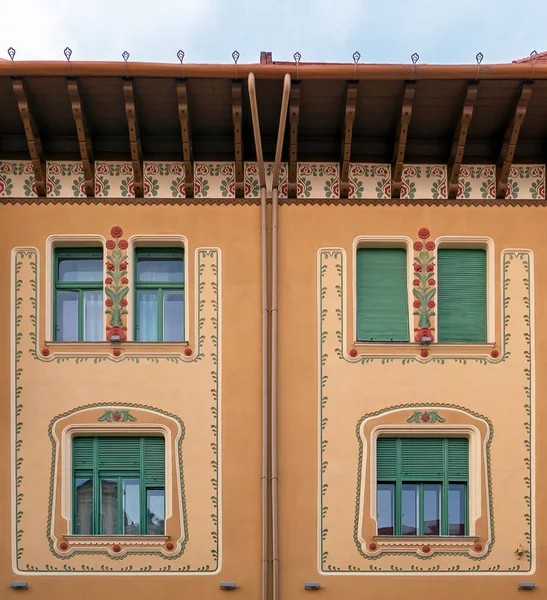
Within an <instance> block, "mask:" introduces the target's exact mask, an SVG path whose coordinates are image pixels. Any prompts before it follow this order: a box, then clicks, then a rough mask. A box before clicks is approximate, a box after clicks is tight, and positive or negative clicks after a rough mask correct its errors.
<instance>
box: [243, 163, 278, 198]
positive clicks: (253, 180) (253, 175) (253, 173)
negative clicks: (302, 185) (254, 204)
mask: <svg viewBox="0 0 547 600" xmlns="http://www.w3.org/2000/svg"><path fill="white" fill-rule="evenodd" d="M264 167H265V169H266V187H267V189H271V188H272V179H273V168H274V163H273V162H269V163H265V165H264ZM288 181H289V170H288V167H287V163H281V164H280V166H279V197H280V198H287V195H288V194H287V192H288ZM259 197H260V177H259V174H258V164H257V163H255V162H246V163H245V198H259Z"/></svg>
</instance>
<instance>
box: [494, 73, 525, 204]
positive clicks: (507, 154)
mask: <svg viewBox="0 0 547 600" xmlns="http://www.w3.org/2000/svg"><path fill="white" fill-rule="evenodd" d="M532 85H533V84H532V82H526V83H523V84H522V86H521V89H520V96H519V99H518V102H517V106H516V108H515V112H514V114H513V116H512V117H511V120H510V121H509V125H508V126H507V130H506V132H505V136H504V138H503V144H502V146H501V151H500V155H499V158H498V162H497V166H496V190H497V191H496V197H497V198H505V196H506V194H507V182H508V180H509V171H510V170H511V166H512V164H513V158H514V156H515V150H516V148H517V142H518V139H519V133H520V128H521V127H522V123H523V122H524V117H525V116H526V109H527V108H528V102H529V101H530V98H531V97H532Z"/></svg>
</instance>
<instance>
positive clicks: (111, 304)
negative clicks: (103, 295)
mask: <svg viewBox="0 0 547 600" xmlns="http://www.w3.org/2000/svg"><path fill="white" fill-rule="evenodd" d="M104 303H105V304H106V306H108V307H109V308H110V307H111V306H114V302H112V298H107V299H106V300H105V301H104Z"/></svg>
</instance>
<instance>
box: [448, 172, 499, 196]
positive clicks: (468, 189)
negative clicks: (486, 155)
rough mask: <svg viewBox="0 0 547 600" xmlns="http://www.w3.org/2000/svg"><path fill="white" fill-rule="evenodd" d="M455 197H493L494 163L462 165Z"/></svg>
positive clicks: (494, 183) (494, 190)
mask: <svg viewBox="0 0 547 600" xmlns="http://www.w3.org/2000/svg"><path fill="white" fill-rule="evenodd" d="M457 197H458V198H465V199H468V198H484V199H488V200H493V199H495V197H496V167H495V166H494V165H475V166H468V165H462V167H461V168H460V176H459V180H458V196H457Z"/></svg>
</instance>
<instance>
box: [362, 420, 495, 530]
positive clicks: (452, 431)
mask: <svg viewBox="0 0 547 600" xmlns="http://www.w3.org/2000/svg"><path fill="white" fill-rule="evenodd" d="M364 425H365V422H363V423H362V424H361V429H360V433H359V434H360V436H361V440H362V442H363V467H364V466H365V465H366V464H367V463H368V465H369V482H368V483H369V491H370V517H371V519H373V520H374V522H375V523H376V530H377V529H378V524H377V515H376V512H377V508H376V504H377V494H376V488H377V479H376V447H377V440H378V438H379V437H398V438H402V437H435V438H447V437H466V438H467V439H468V440H469V478H468V492H467V493H468V499H469V500H468V506H469V514H468V520H469V534H468V536H469V537H471V536H474V535H475V529H476V522H477V520H478V519H479V517H480V516H481V502H482V489H481V480H482V476H483V472H484V473H485V472H486V448H484V449H483V448H482V447H481V436H480V432H479V430H478V428H477V427H475V426H474V425H463V424H462V425H446V424H443V425H430V424H428V425H414V424H412V425H377V426H376V427H375V428H374V429H373V430H372V431H371V434H370V438H369V439H368V440H367V439H365V435H364ZM487 441H488V439H486V440H485V444H486V443H487ZM367 448H368V453H367ZM367 454H369V457H368V458H367ZM483 469H484V471H483Z"/></svg>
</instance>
